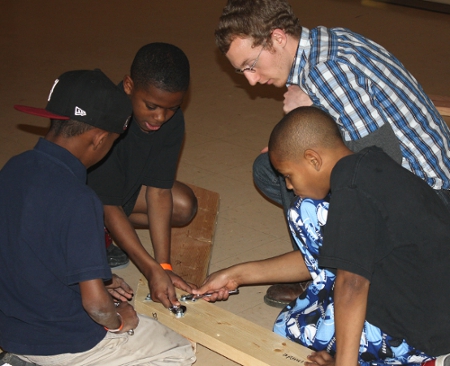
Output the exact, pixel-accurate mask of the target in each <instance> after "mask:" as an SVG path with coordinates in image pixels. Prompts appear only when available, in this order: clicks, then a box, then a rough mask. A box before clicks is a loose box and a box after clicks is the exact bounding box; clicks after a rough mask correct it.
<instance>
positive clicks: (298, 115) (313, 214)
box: [194, 107, 450, 366]
mask: <svg viewBox="0 0 450 366" xmlns="http://www.w3.org/2000/svg"><path fill="white" fill-rule="evenodd" d="M269 156H270V160H271V163H272V164H273V166H274V167H275V168H276V169H277V171H278V172H279V173H280V174H281V175H283V176H284V178H285V180H286V185H287V187H288V188H289V189H292V190H293V191H294V194H295V195H296V196H298V198H297V200H296V201H295V203H294V204H293V206H292V207H291V208H290V210H289V214H288V221H289V226H290V229H291V232H292V235H293V237H294V239H295V241H296V244H297V245H298V247H299V250H298V251H294V252H291V253H287V254H284V255H281V256H278V257H274V258H269V259H266V260H262V261H256V262H247V263H243V264H238V265H235V266H232V267H230V268H227V269H224V270H222V271H219V272H216V273H214V274H212V275H210V276H209V278H207V280H206V282H205V284H204V285H203V286H202V287H201V288H199V289H198V290H194V293H196V294H204V293H210V292H213V291H215V292H216V293H214V294H213V295H212V296H211V297H210V298H209V299H207V300H208V301H216V300H223V299H226V298H227V297H228V291H229V290H233V289H235V288H236V287H238V286H240V285H244V284H258V283H261V284H262V283H277V282H294V281H305V280H308V279H312V283H311V284H310V285H309V287H308V288H307V289H306V291H305V292H304V293H303V294H302V295H300V296H299V298H298V299H296V300H295V301H293V302H292V303H291V304H289V305H288V306H287V307H285V308H284V310H283V311H282V312H281V314H280V315H279V317H278V319H277V321H276V323H275V325H274V331H275V332H276V333H278V334H281V335H283V336H285V337H286V338H288V339H291V340H293V341H295V342H298V343H300V344H302V345H304V346H306V347H309V348H311V349H313V350H314V351H316V352H315V353H312V354H311V355H310V356H309V362H306V363H305V365H317V364H318V365H345V366H356V365H357V364H358V363H359V365H361V366H369V365H374V364H377V365H388V364H394V363H395V364H408V365H420V364H421V363H423V362H428V361H430V360H433V359H434V357H437V356H440V355H445V354H448V353H449V352H450V312H449V311H448V303H449V302H450V287H449V286H448V285H447V284H448V283H449V282H450V272H449V271H448V268H447V267H448V263H449V261H450V251H449V250H448V243H449V242H450V213H449V211H448V210H447V208H446V207H445V205H444V203H443V202H442V201H441V200H440V198H439V197H438V195H437V194H436V192H435V191H434V190H433V189H432V188H431V187H430V186H429V185H428V184H426V183H425V182H424V181H423V180H422V179H420V178H419V177H417V176H415V175H414V174H412V173H411V172H409V171H407V170H406V169H404V168H402V167H401V166H400V165H399V164H398V163H396V162H395V161H394V160H393V159H391V158H390V157H389V156H388V155H387V154H386V153H384V152H383V151H382V150H381V149H380V148H377V147H368V148H366V149H363V150H362V151H360V152H358V153H355V154H354V153H353V152H352V151H350V150H349V149H348V148H347V147H346V146H345V145H344V143H343V141H342V137H341V135H340V132H339V129H338V127H337V125H336V123H335V122H334V120H333V119H332V118H331V117H330V116H329V115H328V114H327V113H326V112H324V111H323V110H321V109H319V108H316V107H300V108H297V109H295V110H294V111H292V112H290V113H289V114H287V115H286V116H285V117H284V118H283V119H282V121H281V122H280V123H279V124H278V125H277V126H276V127H275V128H274V130H273V132H272V134H271V137H270V141H269ZM325 224H326V226H325ZM433 362H434V360H433ZM449 362H450V354H449V355H447V356H442V357H438V358H437V360H436V365H440V366H442V365H445V366H446V365H447V364H448V363H449ZM430 366H431V364H430Z"/></svg>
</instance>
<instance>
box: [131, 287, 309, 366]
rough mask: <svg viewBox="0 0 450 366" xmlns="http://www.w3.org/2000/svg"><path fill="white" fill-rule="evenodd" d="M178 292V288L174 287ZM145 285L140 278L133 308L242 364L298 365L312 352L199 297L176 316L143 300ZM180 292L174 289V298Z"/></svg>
mask: <svg viewBox="0 0 450 366" xmlns="http://www.w3.org/2000/svg"><path fill="white" fill-rule="evenodd" d="M177 291H178V290H177ZM147 294H148V287H147V283H146V282H145V280H140V281H139V284H138V289H137V291H136V300H135V308H136V311H137V312H139V313H141V314H145V315H147V316H150V317H157V319H158V320H159V321H160V322H161V323H162V324H164V325H166V326H168V327H169V328H171V329H173V330H174V331H176V332H178V333H180V334H181V335H183V336H184V337H186V338H188V339H190V340H191V341H193V342H196V343H199V344H202V345H203V346H205V347H207V348H209V349H211V350H212V351H214V352H217V353H219V354H221V355H223V356H225V357H227V358H229V359H231V360H233V361H235V362H237V363H239V364H241V365H244V366H275V365H276V366H293V365H302V364H304V362H305V361H306V356H307V355H309V354H310V353H311V352H312V351H311V350H309V349H308V348H305V347H302V346H301V345H299V344H297V343H294V342H292V341H289V340H287V339H286V338H283V337H281V336H280V335H278V334H275V333H273V332H272V331H271V330H269V329H266V328H263V327H261V326H259V325H257V324H255V323H253V322H250V321H248V320H246V319H244V318H242V317H239V316H237V315H235V314H233V313H231V312H229V311H227V310H224V309H222V308H220V307H218V306H216V305H214V304H211V303H208V302H206V301H203V300H199V301H196V302H189V303H186V304H183V305H185V306H186V308H187V310H186V313H185V315H184V316H183V317H182V318H177V317H176V316H175V315H174V314H172V313H171V312H170V311H169V310H167V309H166V308H164V307H163V306H162V305H161V304H160V303H155V302H153V301H148V300H145V297H146V296H147ZM182 294H183V292H181V291H178V298H180V296H181V295H182Z"/></svg>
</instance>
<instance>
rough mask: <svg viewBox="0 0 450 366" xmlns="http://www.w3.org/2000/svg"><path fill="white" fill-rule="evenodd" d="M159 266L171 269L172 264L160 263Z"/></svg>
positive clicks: (167, 269)
mask: <svg viewBox="0 0 450 366" xmlns="http://www.w3.org/2000/svg"><path fill="white" fill-rule="evenodd" d="M160 266H161V267H162V268H163V269H165V270H166V271H173V268H172V265H171V264H170V263H160Z"/></svg>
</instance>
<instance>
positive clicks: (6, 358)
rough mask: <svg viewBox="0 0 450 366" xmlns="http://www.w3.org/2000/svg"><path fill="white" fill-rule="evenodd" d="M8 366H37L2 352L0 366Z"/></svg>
mask: <svg viewBox="0 0 450 366" xmlns="http://www.w3.org/2000/svg"><path fill="white" fill-rule="evenodd" d="M3 365H5V366H6V365H9V366H39V365H37V364H35V363H32V362H27V361H24V360H22V359H21V358H19V357H17V356H16V355H14V354H11V353H8V352H3V353H0V366H3Z"/></svg>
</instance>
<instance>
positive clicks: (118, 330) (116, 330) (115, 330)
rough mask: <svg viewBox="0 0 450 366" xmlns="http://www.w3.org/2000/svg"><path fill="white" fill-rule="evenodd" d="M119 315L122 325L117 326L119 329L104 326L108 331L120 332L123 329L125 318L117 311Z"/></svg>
mask: <svg viewBox="0 0 450 366" xmlns="http://www.w3.org/2000/svg"><path fill="white" fill-rule="evenodd" d="M117 315H118V316H119V318H120V327H119V328H117V329H109V328H107V327H103V328H105V329H106V330H107V331H108V332H111V333H118V332H120V331H121V330H122V328H123V319H122V316H121V315H120V314H119V313H117Z"/></svg>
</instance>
